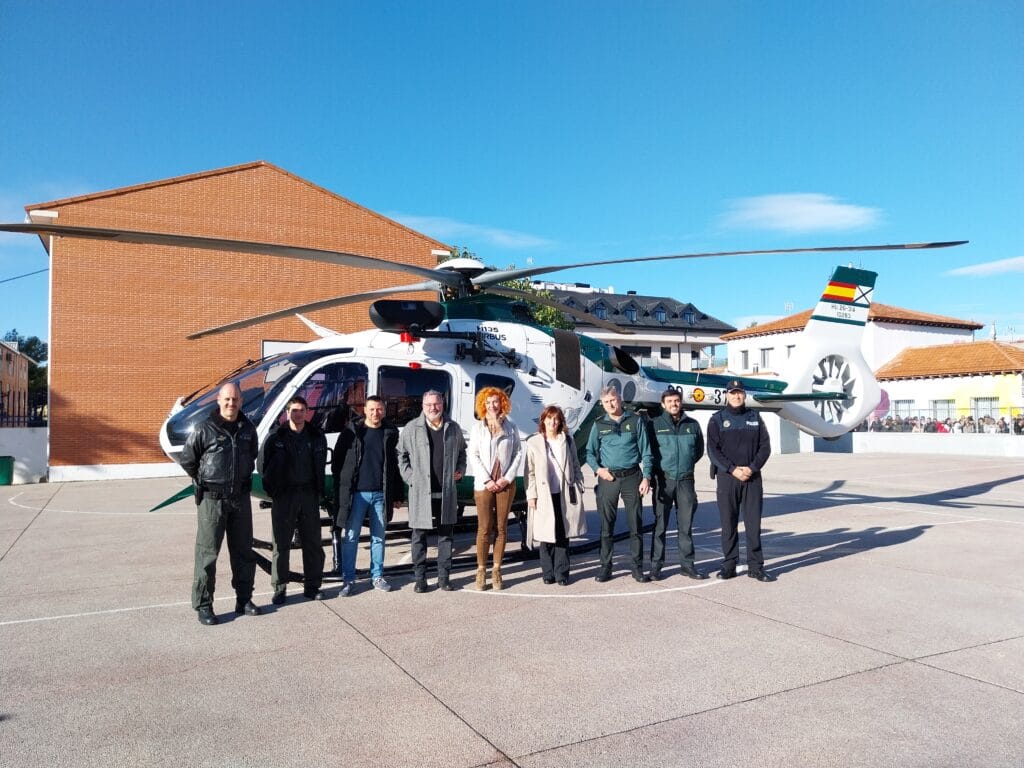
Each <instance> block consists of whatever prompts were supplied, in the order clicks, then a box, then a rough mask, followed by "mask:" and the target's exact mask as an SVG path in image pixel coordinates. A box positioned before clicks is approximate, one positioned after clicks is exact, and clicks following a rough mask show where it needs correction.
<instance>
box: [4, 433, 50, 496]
mask: <svg viewBox="0 0 1024 768" xmlns="http://www.w3.org/2000/svg"><path fill="white" fill-rule="evenodd" d="M49 432H50V430H49V429H47V428H46V427H3V428H0V456H13V457H14V478H13V482H14V485H22V484H24V483H38V482H40V481H42V480H45V479H46V461H47V449H48V446H49Z"/></svg>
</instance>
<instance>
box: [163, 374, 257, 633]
mask: <svg viewBox="0 0 1024 768" xmlns="http://www.w3.org/2000/svg"><path fill="white" fill-rule="evenodd" d="M241 408H242V392H241V390H239V388H238V385H236V384H225V385H224V386H223V387H221V388H220V391H219V392H218V393H217V410H215V411H214V412H213V413H211V414H210V416H209V418H207V419H206V421H204V422H203V423H202V424H200V425H199V426H198V427H197V428H196V429H195V431H194V432H193V433H192V434H191V435H189V436H188V440H186V441H185V447H184V448H183V449H182V451H181V468H182V469H184V470H185V472H187V473H188V475H189V477H191V478H192V482H193V484H194V485H195V493H196V504H197V505H198V526H197V529H196V554H195V576H194V579H193V582H192V607H193V608H194V609H195V610H196V613H197V614H198V615H199V623H200V624H207V625H210V624H216V623H217V615H216V614H215V613H214V612H213V590H214V586H215V584H216V580H217V555H218V554H219V553H220V545H221V543H222V542H223V541H224V536H225V534H227V539H228V553H229V554H230V556H231V586H232V587H234V590H235V613H238V614H243V613H244V614H245V615H246V616H258V615H259V614H260V613H262V611H260V609H259V608H258V607H256V605H254V604H253V602H252V590H253V583H254V581H255V578H256V562H255V559H254V557H253V552H252V500H251V499H250V497H249V490H250V488H251V485H252V472H253V469H254V468H255V466H256V454H257V453H258V451H259V443H258V440H257V437H256V428H255V427H254V426H253V425H252V422H251V421H249V419H248V418H246V416H245V414H244V413H242V410H241Z"/></svg>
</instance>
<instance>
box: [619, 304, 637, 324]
mask: <svg viewBox="0 0 1024 768" xmlns="http://www.w3.org/2000/svg"><path fill="white" fill-rule="evenodd" d="M622 314H624V315H625V316H626V319H627V320H629V322H631V323H635V322H636V307H627V308H626V309H625V310H624V311H623V313H622Z"/></svg>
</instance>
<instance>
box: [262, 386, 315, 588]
mask: <svg viewBox="0 0 1024 768" xmlns="http://www.w3.org/2000/svg"><path fill="white" fill-rule="evenodd" d="M308 410H309V406H308V405H307V403H306V400H305V399H304V398H303V397H302V396H301V395H296V396H295V397H293V398H292V399H291V400H289V401H288V405H286V406H285V415H286V416H287V417H288V420H287V421H286V422H285V423H284V424H282V425H281V426H280V427H278V428H277V431H276V432H274V434H273V435H272V436H271V438H270V439H269V440H268V441H267V446H266V448H265V449H264V452H263V487H264V488H265V489H266V491H267V493H268V494H270V498H271V500H272V501H273V505H272V507H271V509H270V519H271V524H272V527H273V542H274V550H273V555H272V559H271V565H270V585H271V586H272V587H273V588H274V596H273V597H272V598H271V602H272V603H273V604H274V605H281V604H282V603H284V601H285V599H286V598H287V593H288V580H289V570H290V565H291V562H290V561H291V548H292V533H293V532H294V531H295V530H296V528H297V529H298V532H299V541H300V544H301V546H302V575H303V589H302V591H303V594H305V596H306V597H307V598H309V599H310V600H323V599H324V593H323V592H322V591H320V584H321V583H322V581H323V571H324V548H323V544H322V543H321V536H322V534H321V528H320V501H321V499H322V498H323V495H324V472H325V470H326V468H327V438H326V436H325V435H324V433H323V431H321V429H320V428H319V427H318V426H317V425H316V424H313V423H307V422H306V414H307V412H308Z"/></svg>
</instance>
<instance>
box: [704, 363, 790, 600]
mask: <svg viewBox="0 0 1024 768" xmlns="http://www.w3.org/2000/svg"><path fill="white" fill-rule="evenodd" d="M726 390H727V394H726V396H725V397H726V407H725V408H723V409H722V410H720V411H718V413H716V414H714V415H713V416H712V417H711V419H710V421H708V458H710V459H711V463H712V465H713V466H712V468H711V473H712V477H716V476H717V478H718V488H717V496H718V514H719V517H720V518H721V521H722V570H721V571H720V572H719V573H718V578H720V579H731V578H733V577H735V576H736V560H737V557H738V555H739V538H738V534H737V530H736V526H737V523H738V521H739V515H740V513H741V512H742V514H743V529H744V531H745V533H746V538H747V576H749V577H750V578H752V579H757V580H758V581H775V577H774V576H772V575H771V574H770V573H768V572H767V571H765V570H764V555H763V554H762V553H761V507H762V501H763V494H764V490H763V488H762V485H761V468H762V467H763V466H764V465H765V463H767V461H768V457H769V456H770V455H771V452H772V449H771V444H770V442H769V440H768V430H767V429H765V426H764V421H763V420H762V419H761V416H760V414H758V412H757V411H755V410H752V409H750V408H747V405H746V403H747V390H746V388H745V387H744V386H743V382H742V381H739V380H738V379H734V380H732V381H730V382H729V383H728V384H727V385H726Z"/></svg>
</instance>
